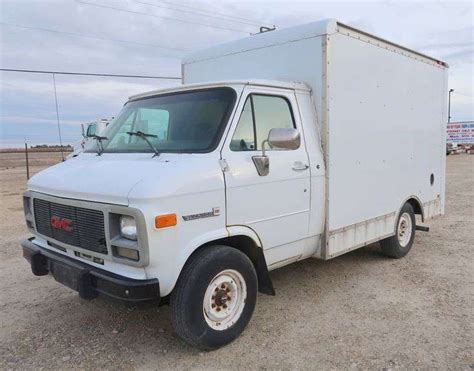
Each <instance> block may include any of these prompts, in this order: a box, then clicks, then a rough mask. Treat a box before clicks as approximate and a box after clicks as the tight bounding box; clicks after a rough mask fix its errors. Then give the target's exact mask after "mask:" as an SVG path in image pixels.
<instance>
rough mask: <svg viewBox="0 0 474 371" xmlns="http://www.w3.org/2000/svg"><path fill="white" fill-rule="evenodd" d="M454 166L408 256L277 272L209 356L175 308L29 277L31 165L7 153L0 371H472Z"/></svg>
mask: <svg viewBox="0 0 474 371" xmlns="http://www.w3.org/2000/svg"><path fill="white" fill-rule="evenodd" d="M41 155H43V154H41ZM51 161H54V159H52V160H51ZM447 162H448V165H447V173H448V176H447V180H448V184H447V210H446V216H444V217H442V218H437V219H435V220H432V221H430V222H429V223H428V225H429V226H430V227H431V231H430V232H429V233H422V232H418V234H417V237H416V240H415V245H414V247H413V249H412V251H411V252H410V254H409V255H408V256H407V257H406V258H404V259H400V260H390V259H386V258H384V257H382V256H381V254H380V252H379V246H378V245H377V244H374V245H371V246H368V247H366V248H363V249H360V250H357V251H354V252H352V253H349V254H346V255H344V256H341V257H339V258H336V259H334V260H331V261H327V262H322V261H317V260H307V261H303V262H300V263H296V264H292V265H290V266H288V267H285V268H282V269H279V270H276V271H273V272H272V273H271V276H272V279H273V282H274V286H275V288H276V291H277V296H276V297H270V296H266V295H259V297H258V303H257V307H256V310H255V313H254V316H253V319H252V320H251V322H250V324H249V326H248V327H247V329H246V330H245V332H244V333H243V334H242V336H241V337H240V338H239V339H237V340H236V341H235V342H234V343H232V344H230V345H229V346H227V347H225V348H223V349H220V350H217V351H213V352H208V353H207V352H199V351H197V350H195V349H193V348H191V347H189V346H187V345H186V344H184V343H183V342H182V341H181V340H180V339H179V338H177V337H176V336H175V335H174V334H173V332H172V329H171V324H170V314H169V308H168V307H167V306H164V307H160V308H156V307H154V306H147V307H139V308H136V307H127V306H125V305H120V304H119V305H118V304H117V303H113V302H108V301H104V300H100V299H99V300H93V301H84V300H81V299H79V297H78V296H77V294H76V293H75V292H73V291H71V290H69V289H68V288H66V287H63V286H61V285H60V284H58V283H56V282H55V281H54V279H52V278H51V277H35V276H33V275H32V274H31V272H30V269H29V266H28V264H27V262H26V261H24V259H23V258H22V257H21V252H20V247H19V241H20V240H21V239H22V238H24V237H26V236H27V235H28V233H27V231H26V228H25V227H24V221H23V211H22V200H21V197H20V195H21V193H22V192H23V190H24V189H25V175H24V168H23V167H21V165H19V163H18V161H17V162H15V161H12V160H11V158H10V159H9V158H5V155H3V157H0V186H1V188H0V192H1V193H0V194H1V204H0V216H1V224H0V236H1V248H0V285H1V286H0V287H1V290H0V369H42V368H45V369H66V368H75V369H98V368H101V369H158V368H159V369H169V368H180V369H190V368H200V369H223V368H234V369H240V368H246V369H249V368H251V369H386V370H387V369H443V370H444V369H456V370H459V369H466V370H468V369H474V346H473V344H474V342H473V339H474V316H473V314H474V313H473V309H472V308H473V304H474V300H473V296H474V295H473V294H474V283H473V277H474V275H473V272H474V270H473V262H474V260H473V253H472V248H473V246H474V236H473V233H474V156H468V155H459V156H449V157H448V158H447ZM34 164H36V166H33V168H32V172H35V171H38V170H39V169H40V168H41V167H44V166H45V165H46V164H47V161H46V162H45V159H44V158H41V161H39V160H38V162H34ZM7 167H8V169H7Z"/></svg>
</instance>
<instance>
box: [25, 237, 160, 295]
mask: <svg viewBox="0 0 474 371" xmlns="http://www.w3.org/2000/svg"><path fill="white" fill-rule="evenodd" d="M32 240H33V238H30V239H29V240H24V241H22V242H21V247H22V248H23V257H24V258H25V259H26V260H28V262H29V263H30V264H31V271H32V272H33V274H34V275H36V276H45V275H47V274H51V275H52V276H53V277H54V278H55V280H56V281H58V282H59V283H62V284H63V285H65V286H67V287H69V288H71V289H73V290H75V291H77V292H78V293H79V296H80V297H81V298H83V299H94V298H96V297H97V296H98V295H105V296H108V297H111V298H115V299H119V300H123V301H128V302H139V301H146V300H156V299H159V298H160V285H159V282H158V280H157V279H156V278H155V279H150V280H136V279H131V278H128V277H124V276H120V275H118V274H114V273H111V272H108V271H105V270H103V269H99V268H96V267H93V266H91V265H89V264H86V263H82V262H80V261H78V260H76V259H72V258H70V257H69V256H65V255H62V254H58V253H55V252H53V251H49V250H47V249H44V248H42V247H39V246H38V245H35V244H34V243H33V242H32Z"/></svg>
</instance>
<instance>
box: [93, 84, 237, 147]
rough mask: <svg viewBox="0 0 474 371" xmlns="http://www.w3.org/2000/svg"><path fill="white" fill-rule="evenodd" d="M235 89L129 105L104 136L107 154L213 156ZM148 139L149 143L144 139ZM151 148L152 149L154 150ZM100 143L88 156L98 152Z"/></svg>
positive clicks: (174, 94)
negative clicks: (166, 153)
mask: <svg viewBox="0 0 474 371" xmlns="http://www.w3.org/2000/svg"><path fill="white" fill-rule="evenodd" d="M235 97H236V94H235V92H234V90H233V89H231V88H215V89H207V90H197V91H187V92H178V93H173V94H167V95H162V96H156V97H152V98H143V99H139V100H135V101H131V102H129V103H127V104H126V105H125V106H124V108H123V110H122V112H121V113H120V115H119V116H118V117H117V118H116V119H115V120H114V121H113V122H112V123H111V124H110V125H109V126H108V127H107V129H105V130H104V131H103V132H101V133H100V136H101V137H102V138H103V139H102V146H103V151H102V152H104V153H107V152H154V149H153V147H154V148H156V150H157V151H158V152H210V151H212V150H214V149H215V147H216V146H217V144H218V142H219V139H220V137H221V134H222V131H223V129H224V127H225V124H226V122H227V119H228V117H229V115H230V112H231V110H232V107H233V105H234V102H235ZM136 133H139V134H140V133H141V134H144V135H146V136H147V137H146V138H147V139H148V140H149V143H147V141H146V140H144V139H143V136H142V135H136ZM150 144H151V146H150ZM97 146H98V143H97V141H93V142H92V143H90V144H88V147H87V148H86V152H96V151H97Z"/></svg>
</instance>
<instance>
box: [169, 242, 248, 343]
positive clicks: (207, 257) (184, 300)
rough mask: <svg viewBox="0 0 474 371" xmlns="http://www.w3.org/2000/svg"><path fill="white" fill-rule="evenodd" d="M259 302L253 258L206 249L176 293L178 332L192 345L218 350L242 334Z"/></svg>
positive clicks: (173, 306) (199, 253)
mask: <svg viewBox="0 0 474 371" xmlns="http://www.w3.org/2000/svg"><path fill="white" fill-rule="evenodd" d="M256 300H257V275H256V273H255V269H254V266H253V264H252V262H251V261H250V259H249V258H248V257H247V256H246V255H245V254H244V253H242V252H241V251H239V250H236V249H234V248H231V247H228V246H209V247H205V248H203V249H201V250H199V251H197V252H196V253H195V254H193V255H192V256H191V258H190V260H189V261H188V262H187V263H186V266H185V267H184V268H183V271H182V273H181V275H180V278H179V280H178V283H177V284H176V287H175V289H174V290H173V293H172V294H171V300H170V305H171V321H172V324H173V328H174V330H175V332H176V334H177V335H178V336H180V337H181V338H182V339H183V340H185V341H186V342H187V343H188V344H190V345H193V346H196V347H198V348H201V349H207V350H210V349H216V348H219V347H221V346H223V345H225V344H228V343H230V342H231V341H233V340H234V339H235V338H237V337H238V336H239V335H240V334H241V333H242V331H243V330H244V329H245V327H246V326H247V323H248V322H249V321H250V318H251V317H252V314H253V310H254V308H255V303H256Z"/></svg>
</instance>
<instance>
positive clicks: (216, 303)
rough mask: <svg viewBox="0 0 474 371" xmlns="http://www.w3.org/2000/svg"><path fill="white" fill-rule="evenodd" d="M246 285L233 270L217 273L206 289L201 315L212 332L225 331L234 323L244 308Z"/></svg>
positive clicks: (240, 276)
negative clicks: (202, 314)
mask: <svg viewBox="0 0 474 371" xmlns="http://www.w3.org/2000/svg"><path fill="white" fill-rule="evenodd" d="M246 298H247V285H246V284H245V280H244V278H243V277H242V275H241V274H240V273H239V272H237V271H236V270H234V269H226V270H224V271H222V272H220V273H218V274H217V275H216V276H215V277H214V278H213V279H212V280H211V283H210V284H209V286H208V287H207V289H206V294H205V295H204V301H203V306H202V309H203V313H204V318H205V319H206V322H207V324H208V325H209V326H210V327H211V328H213V329H214V330H219V331H222V330H226V329H228V328H229V327H231V326H232V325H233V324H234V323H236V322H237V321H238V320H239V318H240V316H241V315H242V312H243V310H244V307H245V299H246Z"/></svg>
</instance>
